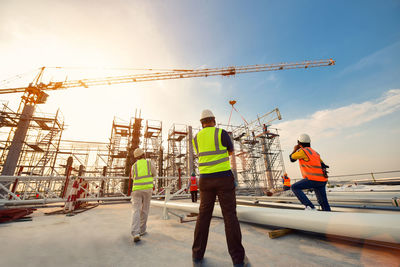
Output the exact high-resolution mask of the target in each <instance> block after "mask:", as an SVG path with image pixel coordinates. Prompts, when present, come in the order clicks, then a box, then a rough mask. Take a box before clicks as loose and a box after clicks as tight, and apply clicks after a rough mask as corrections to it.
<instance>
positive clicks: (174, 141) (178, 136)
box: [165, 124, 189, 176]
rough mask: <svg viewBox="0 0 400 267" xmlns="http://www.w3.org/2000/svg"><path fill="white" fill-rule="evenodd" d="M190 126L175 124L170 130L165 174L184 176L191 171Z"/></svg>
mask: <svg viewBox="0 0 400 267" xmlns="http://www.w3.org/2000/svg"><path fill="white" fill-rule="evenodd" d="M188 134H189V131H188V126H187V125H183V124H173V125H172V127H171V128H170V129H169V131H168V152H167V156H166V167H165V176H182V175H185V176H186V175H188V173H189V164H188V158H189V149H188V148H189V145H188V138H187V137H188Z"/></svg>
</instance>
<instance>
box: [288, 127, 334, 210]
mask: <svg viewBox="0 0 400 267" xmlns="http://www.w3.org/2000/svg"><path fill="white" fill-rule="evenodd" d="M289 158H290V161H291V162H295V161H296V160H299V165H300V171H301V174H302V175H303V178H304V179H302V180H300V181H298V182H296V183H294V184H293V185H292V186H291V188H292V191H293V193H294V194H295V195H296V197H297V198H298V199H299V200H300V202H301V203H302V204H303V205H304V206H305V210H316V209H315V206H314V204H313V203H312V202H311V201H310V200H309V199H308V197H307V196H306V195H305V194H304V193H303V191H302V190H304V189H313V190H314V192H315V196H316V197H317V201H318V203H319V204H320V205H321V209H322V210H323V211H330V210H331V208H330V206H329V203H328V198H327V197H326V182H327V181H328V179H327V178H328V175H327V171H326V168H329V166H328V165H326V164H325V163H324V162H323V161H322V160H321V157H320V155H319V154H318V153H317V151H315V150H314V149H312V148H311V138H310V136H309V135H308V134H301V135H300V136H299V138H298V139H297V145H296V146H295V147H294V149H293V152H292V154H290V156H289Z"/></svg>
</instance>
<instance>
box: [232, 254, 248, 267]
mask: <svg viewBox="0 0 400 267" xmlns="http://www.w3.org/2000/svg"><path fill="white" fill-rule="evenodd" d="M233 267H250V262H249V258H247V256H246V255H244V259H243V263H236V264H233Z"/></svg>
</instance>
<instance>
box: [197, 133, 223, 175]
mask: <svg viewBox="0 0 400 267" xmlns="http://www.w3.org/2000/svg"><path fill="white" fill-rule="evenodd" d="M221 135H222V129H219V128H215V127H206V128H204V129H203V130H201V131H200V132H199V133H198V134H197V135H196V136H195V138H194V139H193V147H194V149H195V151H196V153H197V154H198V156H199V171H200V174H207V173H215V172H222V171H229V170H230V169H231V163H230V162H229V153H228V150H227V148H226V147H225V146H223V145H222V142H221Z"/></svg>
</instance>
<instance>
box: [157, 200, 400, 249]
mask: <svg viewBox="0 0 400 267" xmlns="http://www.w3.org/2000/svg"><path fill="white" fill-rule="evenodd" d="M151 204H152V205H154V206H157V207H165V206H166V207H167V208H170V209H177V210H183V211H186V212H199V205H198V204H196V203H183V202H167V203H164V202H162V201H156V200H152V201H151ZM236 211H237V216H238V219H239V220H240V221H242V222H250V223H257V224H261V225H273V226H279V227H285V228H291V229H298V230H303V231H310V232H315V233H321V234H330V235H337V236H345V237H351V238H356V239H363V240H373V241H380V242H388V243H397V244H399V243H400V223H399V222H400V214H381V213H380V214H371V213H355V212H322V211H304V210H289V209H276V208H264V207H249V206H241V205H238V206H237V208H236ZM213 216H216V217H222V213H221V209H220V207H219V205H217V204H216V205H215V208H214V213H213Z"/></svg>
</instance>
